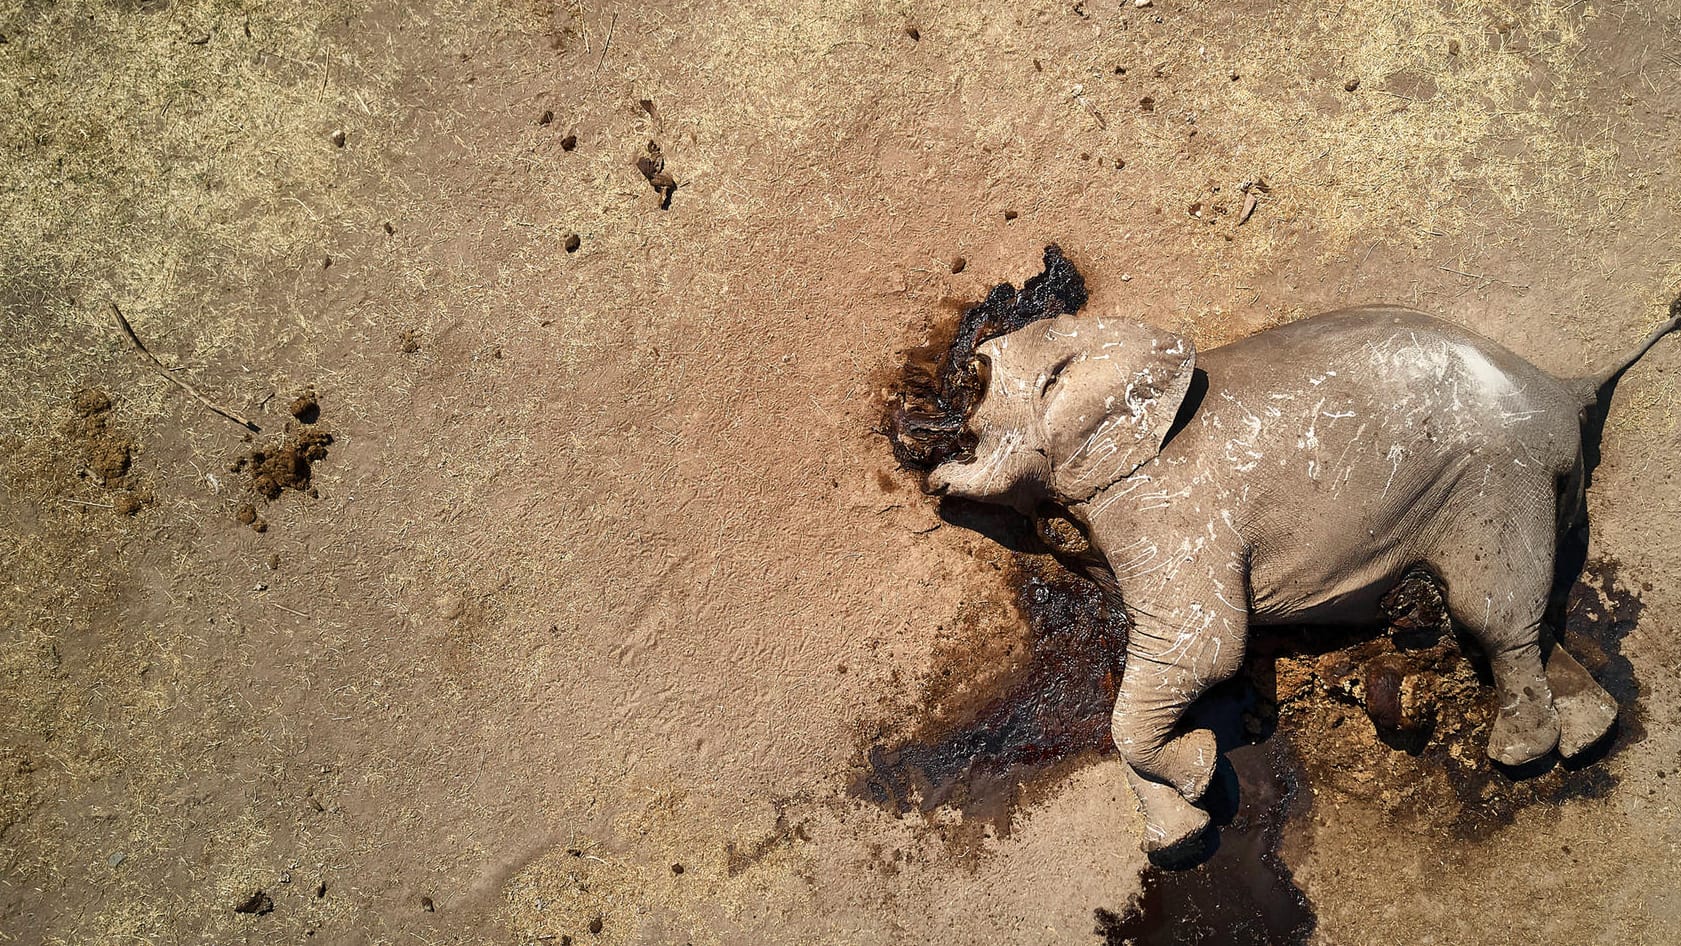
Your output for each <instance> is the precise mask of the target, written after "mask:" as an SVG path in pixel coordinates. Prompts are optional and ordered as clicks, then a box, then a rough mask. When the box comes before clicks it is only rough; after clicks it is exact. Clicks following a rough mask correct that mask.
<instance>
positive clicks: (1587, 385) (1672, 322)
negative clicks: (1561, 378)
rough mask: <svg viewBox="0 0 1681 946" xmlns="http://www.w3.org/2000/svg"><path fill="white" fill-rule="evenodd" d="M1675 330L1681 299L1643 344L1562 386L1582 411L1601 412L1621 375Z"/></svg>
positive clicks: (1679, 324) (1678, 326)
mask: <svg viewBox="0 0 1681 946" xmlns="http://www.w3.org/2000/svg"><path fill="white" fill-rule="evenodd" d="M1677 329H1681V297H1677V298H1676V299H1675V301H1674V302H1671V303H1670V304H1669V321H1667V322H1665V323H1663V324H1662V325H1660V326H1658V327H1657V329H1655V330H1654V331H1653V332H1652V334H1650V335H1648V336H1646V340H1645V341H1643V342H1641V343H1640V344H1639V345H1636V346H1635V348H1634V350H1633V351H1631V352H1629V353H1628V354H1626V355H1624V356H1623V357H1622V358H1620V359H1618V361H1617V363H1616V364H1614V365H1612V366H1611V367H1610V368H1608V369H1606V370H1605V371H1602V372H1600V373H1599V374H1595V375H1589V376H1587V377H1585V378H1570V379H1567V380H1566V381H1565V382H1564V383H1565V385H1566V386H1567V387H1569V388H1570V390H1572V391H1574V392H1575V393H1576V396H1577V397H1579V398H1581V400H1582V406H1583V407H1584V408H1588V409H1592V408H1594V407H1600V408H1602V409H1603V407H1604V406H1605V404H1606V402H1607V401H1608V400H1609V399H1610V396H1611V392H1612V391H1613V390H1615V389H1616V387H1617V382H1618V381H1619V380H1621V379H1622V377H1623V372H1625V371H1627V370H1628V369H1630V368H1632V367H1634V363H1635V362H1637V361H1639V360H1640V357H1641V356H1642V355H1644V354H1646V353H1647V352H1649V351H1651V350H1652V346H1653V345H1656V344H1657V343H1658V341H1659V340H1660V339H1662V338H1663V337H1664V336H1665V335H1668V334H1669V333H1670V332H1673V331H1675V330H1677Z"/></svg>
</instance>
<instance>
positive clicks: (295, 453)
mask: <svg viewBox="0 0 1681 946" xmlns="http://www.w3.org/2000/svg"><path fill="white" fill-rule="evenodd" d="M332 444H333V435H332V434H331V433H329V432H328V431H325V430H319V429H315V428H313V427H300V426H298V425H295V424H287V425H286V433H285V434H284V435H283V436H282V437H281V439H280V441H279V442H278V443H273V444H269V445H267V446H263V447H258V448H257V449H255V450H253V451H251V452H250V453H249V454H247V455H245V456H243V457H240V458H239V459H238V460H236V461H235V462H234V464H233V465H232V466H231V467H229V468H228V471H229V472H231V473H243V472H246V471H249V472H250V474H251V491H252V492H253V493H256V494H257V495H258V496H261V497H262V498H264V499H269V500H273V499H279V498H280V494H281V493H283V492H285V491H286V490H289V489H291V490H297V491H298V492H307V491H309V489H310V485H309V484H310V479H311V477H312V476H313V475H314V466H315V464H316V463H317V462H319V461H321V460H325V459H326V458H327V448H328V447H330V446H332Z"/></svg>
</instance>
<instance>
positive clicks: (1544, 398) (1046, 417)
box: [928, 300, 1681, 854]
mask: <svg viewBox="0 0 1681 946" xmlns="http://www.w3.org/2000/svg"><path fill="white" fill-rule="evenodd" d="M1670 316H1671V317H1670V320H1669V321H1668V322H1667V323H1665V324H1664V325H1663V326H1661V327H1660V328H1659V329H1658V330H1657V331H1656V332H1654V333H1653V334H1652V335H1651V337H1650V338H1648V339H1647V340H1646V341H1645V342H1644V343H1643V344H1642V345H1640V346H1639V347H1638V348H1637V349H1636V350H1635V351H1633V352H1632V353H1630V354H1629V355H1628V356H1627V357H1625V358H1624V359H1622V360H1621V361H1619V362H1618V363H1617V364H1616V365H1615V366H1614V367H1612V368H1610V369H1609V370H1607V371H1605V372H1602V373H1600V374H1597V375H1593V376H1591V377H1586V378H1577V379H1568V380H1560V379H1557V378H1554V377H1552V376H1551V375H1549V374H1547V373H1546V372H1544V371H1542V370H1540V369H1539V368H1536V367H1535V366H1533V365H1531V364H1529V363H1528V362H1527V361H1525V360H1523V359H1522V358H1520V357H1518V356H1517V355H1515V354H1513V353H1512V352H1510V351H1508V350H1506V349H1505V348H1503V347H1501V346H1500V345H1497V344H1495V343H1494V342H1492V341H1489V340H1488V339H1485V338H1482V337H1480V336H1478V335H1476V334H1474V333H1472V332H1469V331H1467V330H1465V329H1463V328H1460V327H1458V326H1455V325H1453V324H1450V323H1448V322H1444V321H1440V320H1438V319H1435V318H1432V317H1430V316H1428V315H1425V314H1423V313H1419V312H1414V311H1410V310H1406V309H1399V308H1391V307H1370V308H1360V309H1350V310H1345V311H1340V312H1334V313H1330V314H1326V315H1321V316H1318V317H1315V318H1310V319H1305V320H1302V321H1299V322H1296V323H1293V324H1290V325H1287V326H1284V327H1282V328H1278V329H1273V330H1271V331H1267V332H1263V333H1261V334H1259V335H1255V336H1253V337H1251V338H1247V339H1244V340H1242V341H1239V342H1236V343H1233V344H1230V345H1226V346H1224V347H1220V348H1216V349H1213V350H1211V351H1209V352H1206V353H1205V354H1204V355H1203V357H1202V358H1201V360H1200V364H1199V360H1198V357H1197V354H1196V352H1195V350H1194V349H1193V347H1192V345H1191V343H1190V342H1189V341H1188V340H1186V339H1184V338H1182V337H1179V336H1177V335H1174V334H1171V333H1168V332H1164V331H1161V330H1159V329H1155V328H1152V327H1150V326H1148V325H1144V324H1141V323H1139V322H1136V321H1131V320H1128V319H1124V318H1115V317H1102V316H1093V315H1089V314H1088V315H1081V316H1073V315H1064V316H1061V317H1058V318H1054V319H1049V320H1046V321H1040V322H1035V323H1033V324H1030V325H1027V326H1025V327H1022V328H1019V329H1017V330H1015V331H1013V332H1010V333H1008V334H1004V335H1001V336H999V337H997V338H994V339H992V340H990V341H988V342H987V343H985V344H984V345H981V346H980V347H979V348H978V349H976V364H975V366H974V367H975V369H976V370H979V371H981V372H982V373H983V374H984V376H985V378H984V394H983V396H982V398H981V401H980V403H979V404H978V405H977V406H976V407H975V408H974V411H973V413H972V415H971V417H970V420H969V426H970V428H971V430H972V432H973V434H974V437H975V448H974V451H973V454H974V455H973V458H972V459H958V460H952V461H948V462H945V463H942V464H941V465H939V466H938V467H936V468H935V469H934V470H933V471H932V472H931V473H930V474H929V477H928V483H929V488H930V489H931V490H932V491H934V492H943V493H948V494H950V495H954V496H963V497H967V498H970V499H975V500H982V501H988V502H993V503H1000V504H1005V505H1009V506H1013V507H1015V508H1017V509H1019V510H1021V511H1023V512H1025V513H1028V514H1029V515H1032V514H1033V513H1034V511H1035V510H1037V509H1039V508H1040V506H1041V504H1042V503H1044V502H1047V501H1049V502H1054V503H1057V504H1060V505H1061V506H1062V507H1064V508H1065V509H1066V510H1067V511H1068V512H1069V513H1070V514H1071V515H1072V518H1073V519H1074V520H1075V521H1076V522H1078V523H1079V524H1080V525H1081V526H1082V527H1083V528H1084V529H1085V531H1086V532H1087V534H1088V537H1089V539H1090V542H1091V546H1092V548H1093V549H1094V550H1095V551H1097V552H1100V553H1101V556H1102V558H1103V560H1104V561H1105V563H1106V564H1107V568H1108V570H1109V572H1111V573H1112V581H1113V585H1114V588H1115V590H1117V591H1118V592H1119V596H1120V599H1121V601H1122V602H1123V603H1124V607H1125V608H1126V611H1127V615H1128V617H1129V618H1130V620H1131V623H1132V632H1131V636H1130V638H1129V640H1128V644H1127V655H1126V667H1125V671H1124V675H1123V679H1122V682H1121V685H1120V689H1119V693H1118V697H1117V700H1116V703H1115V709H1114V718H1113V736H1114V740H1115V743H1116V745H1117V746H1118V747H1119V749H1120V752H1121V755H1122V757H1123V759H1124V760H1125V761H1126V763H1127V766H1128V773H1129V778H1130V780H1131V782H1132V785H1133V788H1134V790H1135V792H1136V794H1137V796H1138V798H1139V802H1140V806H1141V809H1142V811H1143V814H1144V819H1145V827H1146V833H1145V838H1144V842H1143V843H1144V848H1145V850H1147V851H1151V852H1159V853H1164V854H1169V853H1171V852H1174V851H1176V850H1183V849H1184V847H1185V845H1187V843H1188V842H1190V841H1192V840H1194V839H1196V838H1197V837H1198V836H1199V835H1200V834H1201V833H1202V831H1203V829H1204V828H1205V827H1206V826H1207V824H1208V820H1209V819H1208V815H1207V813H1206V812H1205V811H1204V810H1203V809H1202V808H1199V807H1197V806H1196V804H1195V803H1196V802H1197V801H1198V800H1199V799H1200V798H1201V797H1202V795H1203V792H1204V791H1205V790H1206V789H1207V787H1208V785H1209V782H1210V779H1211V778H1212V776H1213V773H1214V768H1215V762H1216V748H1215V742H1214V737H1213V734H1212V733H1211V732H1209V731H1208V730H1206V729H1191V728H1187V727H1185V726H1184V725H1183V724H1182V716H1183V714H1184V712H1185V710H1186V709H1187V707H1188V706H1189V705H1190V704H1191V703H1192V702H1193V701H1194V700H1196V699H1197V698H1198V697H1199V696H1200V695H1201V694H1202V693H1204V692H1205V691H1206V690H1207V689H1208V688H1209V687H1211V686H1213V685H1214V684H1217V683H1220V682H1221V681H1223V680H1226V679H1228V678H1230V677H1231V676H1232V675H1233V674H1235V673H1236V672H1237V670H1238V669H1239V668H1240V667H1241V665H1242V663H1243V658H1244V650H1245V646H1246V643H1247V638H1248V635H1249V630H1250V627H1251V626H1254V625H1268V624H1282V623H1291V624H1353V623H1363V622H1374V623H1375V621H1376V620H1377V618H1378V605H1379V601H1380V599H1381V598H1382V597H1383V595H1384V593H1385V592H1386V591H1388V590H1389V589H1390V588H1391V587H1393V585H1394V584H1395V582H1396V581H1397V580H1398V579H1400V578H1401V576H1403V575H1404V574H1405V573H1407V572H1408V571H1409V570H1410V569H1412V568H1415V567H1421V568H1424V569H1427V570H1428V571H1430V572H1432V573H1434V575H1435V576H1436V578H1437V579H1438V580H1439V581H1440V582H1441V583H1442V585H1443V587H1444V589H1445V596H1446V601H1447V605H1448V610H1449V612H1450V614H1451V615H1452V617H1453V619H1454V620H1455V621H1456V622H1457V623H1459V624H1460V625H1462V626H1463V627H1464V628H1465V629H1466V630H1467V632H1468V633H1469V634H1470V635H1471V636H1472V637H1473V638H1474V639H1475V640H1476V642H1477V643H1478V644H1479V645H1480V646H1481V648H1482V649H1483V650H1484V651H1485V652H1486V654H1487V656H1488V658H1489V661H1490V664H1491V667H1492V670H1493V673H1494V678H1495V686H1496V689H1497V692H1498V696H1499V700H1500V707H1499V712H1498V715H1497V718H1496V722H1495V724H1494V727H1493V731H1492V733H1491V735H1490V739H1489V746H1488V754H1489V755H1490V756H1491V757H1492V758H1494V759H1495V760H1497V761H1499V762H1502V763H1505V764H1509V765H1518V764H1523V763H1526V762H1530V761H1533V760H1536V759H1539V758H1541V757H1543V756H1545V755H1546V754H1547V753H1548V752H1551V751H1553V750H1554V749H1555V748H1556V749H1557V750H1558V751H1559V752H1560V753H1561V754H1562V755H1564V756H1566V757H1569V756H1571V755H1573V754H1576V753H1579V752H1581V751H1582V750H1583V749H1585V748H1586V747H1588V746H1590V745H1592V744H1593V743H1595V742H1596V741H1597V740H1598V739H1600V737H1602V736H1603V735H1604V734H1605V733H1606V732H1607V731H1608V729H1609V728H1610V726H1611V725H1612V723H1613V722H1614V721H1615V718H1616V713H1617V707H1616V703H1615V701H1614V700H1613V699H1612V698H1611V697H1610V696H1609V695H1608V694H1607V693H1606V692H1605V691H1604V690H1603V689H1602V688H1601V687H1600V686H1599V685H1598V684H1597V683H1595V682H1594V681H1593V679H1592V677H1591V676H1589V675H1588V674H1587V672H1586V671H1585V670H1583V669H1582V668H1581V666H1580V665H1579V664H1577V663H1576V662H1575V661H1574V660H1573V659H1571V658H1570V657H1569V655H1568V654H1566V653H1565V652H1564V650H1563V649H1562V648H1560V647H1558V646H1556V645H1554V644H1553V636H1552V635H1551V634H1550V633H1549V632H1544V625H1545V622H1546V620H1547V619H1548V616H1549V614H1550V613H1552V614H1561V613H1562V609H1557V610H1551V609H1550V605H1552V606H1556V605H1557V604H1558V601H1557V600H1556V597H1555V590H1554V584H1555V583H1554V577H1555V576H1554V566H1555V556H1556V555H1557V552H1558V548H1559V539H1560V536H1561V535H1562V534H1564V532H1565V530H1566V529H1567V528H1570V527H1573V526H1574V525H1576V524H1577V523H1576V521H1575V517H1576V516H1578V515H1580V514H1581V510H1583V509H1584V508H1585V507H1584V506H1583V504H1582V500H1581V496H1582V490H1583V488H1584V460H1583V444H1584V430H1586V432H1587V437H1586V440H1587V443H1588V446H1589V447H1590V449H1594V448H1596V447H1597V443H1596V441H1597V437H1598V431H1599V430H1600V429H1601V427H1602V425H1603V420H1604V406H1605V404H1606V402H1607V401H1608V400H1609V394H1610V390H1611V389H1612V388H1613V387H1614V386H1615V383H1616V381H1617V379H1618V378H1619V377H1620V376H1621V375H1622V373H1623V372H1624V371H1625V370H1627V369H1628V367H1629V366H1631V365H1632V364H1633V363H1634V361H1635V360H1636V359H1638V358H1639V357H1640V356H1641V355H1643V354H1644V353H1645V352H1646V351H1647V350H1648V349H1649V348H1651V346H1652V345H1653V344H1655V343H1656V342H1657V340H1658V339H1659V338H1661V337H1662V336H1663V335H1664V334H1666V333H1668V332H1671V331H1674V330H1675V329H1676V328H1677V327H1678V325H1681V300H1677V302H1676V303H1675V304H1673V305H1672V306H1671V307H1670ZM1109 580H1110V579H1109V578H1108V577H1107V576H1106V577H1105V582H1106V583H1107V582H1108V581H1109Z"/></svg>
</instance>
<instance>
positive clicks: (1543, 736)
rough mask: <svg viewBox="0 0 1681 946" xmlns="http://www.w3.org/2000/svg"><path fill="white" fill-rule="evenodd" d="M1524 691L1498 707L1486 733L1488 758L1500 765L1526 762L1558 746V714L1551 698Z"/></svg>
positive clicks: (1516, 764)
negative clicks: (1491, 725)
mask: <svg viewBox="0 0 1681 946" xmlns="http://www.w3.org/2000/svg"><path fill="white" fill-rule="evenodd" d="M1525 694H1526V695H1525V698H1522V699H1518V700H1516V701H1514V702H1510V703H1505V704H1503V705H1502V706H1501V707H1500V714H1499V715H1498V716H1496V717H1495V719H1494V729H1493V731H1492V732H1490V733H1489V735H1488V757H1489V758H1491V759H1493V760H1494V761H1496V762H1498V763H1500V764H1501V765H1507V766H1513V767H1516V766H1521V765H1527V764H1529V763H1531V762H1534V761H1535V760H1536V759H1539V758H1541V757H1542V756H1544V755H1546V754H1547V753H1549V752H1551V751H1553V747H1554V746H1557V745H1558V736H1559V717H1558V712H1557V711H1556V710H1554V709H1553V704H1552V700H1551V699H1545V698H1542V697H1541V696H1539V695H1535V694H1532V693H1530V691H1528V690H1527V689H1526V691H1525Z"/></svg>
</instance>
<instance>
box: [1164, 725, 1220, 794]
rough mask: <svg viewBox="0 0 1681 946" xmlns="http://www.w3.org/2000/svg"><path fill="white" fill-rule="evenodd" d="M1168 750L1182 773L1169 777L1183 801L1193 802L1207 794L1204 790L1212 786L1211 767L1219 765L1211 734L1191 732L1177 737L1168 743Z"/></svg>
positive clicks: (1217, 752) (1210, 731) (1218, 752)
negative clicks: (1178, 761)
mask: <svg viewBox="0 0 1681 946" xmlns="http://www.w3.org/2000/svg"><path fill="white" fill-rule="evenodd" d="M1172 749H1173V751H1174V752H1175V753H1177V757H1178V759H1179V760H1180V763H1181V768H1182V769H1183V771H1182V772H1175V773H1173V774H1174V775H1175V776H1176V777H1175V778H1174V780H1173V787H1174V788H1176V789H1178V790H1179V794H1180V795H1183V796H1184V798H1185V800H1186V801H1189V802H1194V801H1197V800H1199V799H1200V798H1202V796H1203V795H1205V794H1207V793H1208V786H1209V785H1211V784H1213V782H1214V766H1215V765H1216V763H1218V762H1219V759H1220V749H1219V747H1218V745H1217V744H1216V743H1215V740H1214V732H1213V730H1209V729H1193V730H1191V731H1190V732H1188V733H1184V734H1182V735H1180V736H1179V737H1178V738H1177V739H1175V740H1174V741H1173V743H1172Z"/></svg>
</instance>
